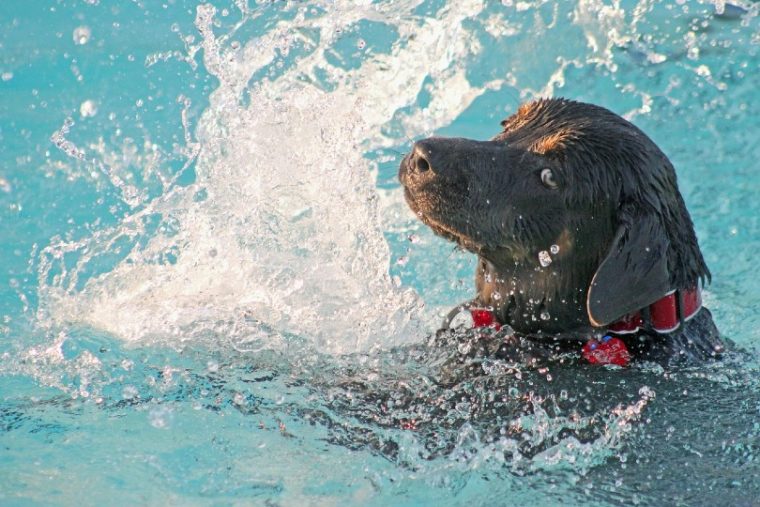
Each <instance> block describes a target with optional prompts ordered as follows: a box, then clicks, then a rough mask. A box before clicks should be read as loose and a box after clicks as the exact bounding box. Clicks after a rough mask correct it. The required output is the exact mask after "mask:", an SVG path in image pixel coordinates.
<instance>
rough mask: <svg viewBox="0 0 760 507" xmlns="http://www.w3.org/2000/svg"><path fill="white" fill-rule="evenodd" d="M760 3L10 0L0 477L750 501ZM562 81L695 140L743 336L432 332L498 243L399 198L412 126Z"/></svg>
mask: <svg viewBox="0 0 760 507" xmlns="http://www.w3.org/2000/svg"><path fill="white" fill-rule="evenodd" d="M51 4H52V3H51ZM759 10H760V4H759V3H756V2H750V1H744V2H739V1H736V2H733V3H731V2H722V1H715V2H707V1H703V2H697V1H690V2H685V1H675V2H662V3H660V2H655V1H651V0H650V1H647V0H641V1H638V2H633V1H610V2H603V1H601V0H580V1H577V2H564V1H540V0H539V1H533V2H523V1H519V2H518V1H511V0H504V1H502V2H500V3H499V2H486V1H475V0H472V1H456V2H455V1H453V0H450V1H449V2H444V1H415V0H405V1H397V2H369V1H345V2H340V1H337V2H336V1H330V2H309V3H303V2H292V3H290V2H262V3H255V2H252V1H249V2H247V3H246V2H245V1H243V0H237V1H234V2H223V1H221V0H220V1H214V2H212V3H210V4H201V5H197V4H196V3H194V2H181V1H167V2H166V3H165V4H162V3H160V2H140V1H134V2H118V3H116V2H107V1H105V0H101V1H98V0H81V1H64V2H59V3H55V4H54V5H46V4H45V3H43V2H30V3H26V2H4V3H3V4H2V5H0V24H1V25H2V30H0V233H2V237H3V241H2V243H1V244H0V252H1V255H2V257H0V260H2V269H0V317H1V318H2V322H0V333H2V338H1V340H0V503H3V504H24V505H26V504H50V503H55V504H81V503H85V504H93V505H94V504H124V505H127V504H130V505H131V504H135V503H138V504H146V503H147V504H166V503H170V504H182V505H211V504H213V505H219V504H264V505H356V504H367V505H464V504H467V505H494V504H499V505H555V504H558V503H562V504H565V505H574V504H584V505H587V504H588V505H596V504H598V505H614V504H621V503H624V504H632V503H633V504H640V505H663V504H676V505H678V504H683V505H716V504H721V505H752V504H754V503H755V502H757V499H758V498H760V481H759V480H758V479H757V477H760V463H759V462H758V460H760V383H758V380H757V378H758V362H757V356H756V353H755V351H754V347H755V343H757V340H758V339H759V338H760V318H758V312H757V310H756V305H757V301H758V300H760V282H758V279H757V270H756V268H755V263H756V257H757V252H758V251H760V239H758V238H760V204H758V200H757V194H758V192H760V183H759V182H758V181H760V180H758V178H757V177H756V173H755V171H756V170H757V167H758V163H757V161H758V160H759V159H760V144H758V142H757V139H758V133H759V132H760V95H759V93H760V92H758V91H757V89H758V85H757V83H758V82H759V81H758V80H759V79H760V68H759V66H760V56H759V55H758V52H759V51H760V22H759V21H758V18H757V14H758V11H759ZM550 95H561V96H566V97H570V98H574V99H578V100H583V101H588V102H594V103H598V104H601V105H604V106H606V107H608V108H610V109H612V110H614V111H616V112H618V113H619V114H621V115H624V116H625V117H627V118H629V119H631V120H632V121H634V122H635V123H636V124H637V125H639V126H640V127H642V128H643V129H644V130H645V131H646V132H648V133H649V134H650V135H651V137H652V138H653V139H654V140H655V141H656V142H657V143H658V144H659V145H660V146H661V147H662V148H663V149H664V151H665V152H666V153H667V154H668V155H669V156H670V158H671V159H672V160H673V162H674V164H675V166H676V168H677V171H678V174H679V183H680V187H681V190H682V192H683V194H684V197H685V199H686V201H687V204H688V206H689V208H690V210H691V213H692V217H693V218H694V221H695V224H696V228H697V233H698V236H699V238H700V242H701V245H702V249H703V251H704V253H705V256H706V258H707V261H708V263H709V265H710V267H711V270H712V272H713V283H712V285H711V286H710V287H709V288H708V290H707V293H706V295H705V299H706V303H707V305H708V306H709V307H710V308H711V309H712V310H713V312H714V314H715V317H716V321H717V323H718V325H719V327H720V328H721V330H722V331H723V332H724V334H725V335H726V336H728V337H730V338H731V339H732V340H734V341H735V342H736V343H737V345H738V346H739V348H740V349H744V350H746V351H747V353H746V354H744V353H737V354H735V355H731V356H730V357H729V358H727V359H726V360H725V361H724V362H722V363H718V364H713V365H708V366H704V367H700V368H692V369H677V370H671V371H665V370H663V369H662V368H660V367H657V366H654V365H639V366H636V367H634V368H630V369H626V370H619V369H617V370H608V369H604V368H592V367H586V366H582V365H579V364H578V363H577V362H575V361H568V362H567V363H566V364H559V363H558V364H552V365H550V366H549V367H548V368H541V369H529V368H525V367H522V366H520V365H513V364H505V363H501V362H498V361H494V360H490V359H488V358H484V357H483V356H482V355H481V354H479V353H478V352H477V350H474V349H470V348H468V347H466V346H463V345H462V344H460V343H457V340H456V339H454V340H453V341H452V343H451V346H450V347H444V348H433V347H431V346H429V345H428V342H427V338H428V337H429V336H430V335H431V333H432V332H433V331H434V330H435V326H436V324H437V323H438V322H439V321H440V317H441V314H442V312H444V313H445V312H446V311H448V309H449V308H450V307H451V306H453V305H455V304H456V303H458V302H460V301H461V300H463V299H465V298H467V297H469V296H471V294H472V271H473V268H474V263H473V259H472V257H471V256H470V255H468V254H466V253H463V252H459V251H457V250H454V249H453V248H452V246H451V245H450V244H448V243H446V242H444V241H443V240H440V239H437V238H434V237H433V236H432V234H431V233H430V232H429V231H428V230H427V229H426V228H425V227H424V226H421V225H420V224H419V223H418V221H417V220H416V219H415V217H413V216H412V215H411V213H410V212H408V211H407V209H406V206H405V205H404V203H403V199H402V196H401V192H399V187H398V184H397V182H396V180H395V174H396V169H397V166H398V162H399V160H400V157H401V154H402V153H403V152H405V151H406V150H407V149H408V147H409V144H410V141H411V140H413V139H416V138H420V137H423V136H427V135H430V134H433V133H436V134H441V135H456V136H466V137H473V138H479V139H485V138H488V137H490V136H492V135H494V134H495V133H496V132H497V131H498V122H499V121H500V120H501V119H503V118H504V117H506V116H507V115H509V114H510V113H511V112H513V111H514V110H515V109H516V107H517V105H518V104H519V103H520V102H522V101H525V100H528V99H531V98H534V97H538V96H550ZM455 338H456V337H455ZM458 338H462V337H461V336H460V337H458Z"/></svg>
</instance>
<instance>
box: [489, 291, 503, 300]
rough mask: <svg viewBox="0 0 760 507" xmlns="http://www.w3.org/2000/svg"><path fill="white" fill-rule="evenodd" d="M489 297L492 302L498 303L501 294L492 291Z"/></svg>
mask: <svg viewBox="0 0 760 507" xmlns="http://www.w3.org/2000/svg"><path fill="white" fill-rule="evenodd" d="M491 297H492V298H493V300H494V301H498V300H500V299H501V293H499V292H496V291H494V292H492V293H491Z"/></svg>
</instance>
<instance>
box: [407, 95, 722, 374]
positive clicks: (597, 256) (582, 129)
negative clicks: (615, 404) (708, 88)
mask: <svg viewBox="0 0 760 507" xmlns="http://www.w3.org/2000/svg"><path fill="white" fill-rule="evenodd" d="M501 125H502V127H503V130H502V131H501V132H500V133H499V134H498V135H496V136H495V137H494V138H492V139H491V140H490V141H475V140H470V139H464V138H444V137H430V138H428V139H423V140H421V141H418V142H416V143H414V146H413V147H412V150H411V152H410V153H408V154H407V155H406V156H405V157H404V158H403V160H402V161H401V164H400V167H399V179H400V182H401V184H402V187H403V190H404V196H405V198H406V201H407V203H408V205H409V207H410V208H411V209H412V211H413V212H414V213H415V214H416V215H417V216H418V217H419V218H420V219H421V220H422V222H423V223H425V224H426V225H427V226H429V227H430V228H431V229H432V230H433V232H435V233H436V234H437V235H440V236H442V237H444V238H446V239H448V240H451V241H453V242H455V243H456V244H458V245H459V246H461V247H462V248H464V249H466V250H468V251H470V252H472V253H474V254H476V255H477V256H478V264H477V271H476V282H475V287H476V292H477V294H476V296H475V298H474V299H473V300H472V301H469V302H467V303H466V304H465V305H462V306H460V307H458V308H462V307H467V308H469V309H471V310H473V317H476V316H477V318H476V319H475V320H476V321H477V320H478V319H482V318H483V314H482V312H486V314H485V319H486V322H485V324H486V325H487V324H491V325H492V326H495V327H499V326H508V327H509V328H511V330H513V331H514V334H515V335H516V336H518V337H519V340H517V341H515V342H513V345H514V344H515V343H516V344H518V348H519V347H523V348H524V347H532V348H536V349H541V348H542V347H543V348H545V349H547V350H552V351H568V350H570V351H572V350H578V351H579V352H581V351H582V355H583V357H585V358H586V359H588V360H589V361H590V362H601V363H603V364H606V363H613V364H621V365H624V364H627V362H628V360H638V359H644V360H652V361H657V362H660V363H667V364H675V363H683V362H694V361H704V360H707V359H711V358H718V357H720V355H721V354H722V353H723V352H724V348H725V344H724V342H723V340H722V339H721V337H720V334H719V332H718V329H717V328H716V326H715V324H714V323H713V319H712V316H711V314H710V311H709V310H708V309H707V308H705V307H703V306H702V301H701V290H702V286H703V285H704V284H705V283H708V282H709V281H710V277H711V275H710V271H709V270H708V268H707V265H706V264H705V260H704V258H703V256H702V252H701V251H700V248H699V245H698V243H697V237H696V235H695V233H694V226H693V224H692V220H691V217H690V216H689V213H688V211H687V209H686V206H685V204H684V201H683V198H682V196H681V194H680V192H679V190H678V186H677V181H676V173H675V170H674V168H673V165H672V164H671V162H670V161H669V160H668V158H667V157H666V156H665V154H664V153H663V152H662V151H661V150H660V149H659V148H658V147H657V145H656V144H655V143H654V142H653V141H652V140H651V139H650V138H649V137H647V136H646V135H645V134H644V133H643V132H642V131H641V130H639V129H638V128H637V127H635V126H634V125H633V124H631V123H630V122H628V121H626V120H625V119H623V118H621V117H620V116H618V115H617V114H615V113H613V112H611V111H609V110H607V109H605V108H603V107H599V106H596V105H592V104H586V103H581V102H576V101H572V100H567V99H561V98H557V99H541V100H536V101H533V102H530V103H526V104H523V105H522V106H520V107H519V109H518V111H517V112H516V113H515V114H513V115H512V116H510V117H509V118H507V119H506V120H504V121H503V122H502V123H501ZM476 310H477V311H478V312H480V313H478V314H476V313H475V311H476ZM456 311H457V309H455V312H456ZM610 340H612V343H613V345H614V347H613V349H615V350H617V351H618V352H620V351H622V353H623V356H624V358H625V361H623V362H622V363H618V362H616V361H614V360H613V361H609V360H607V361H605V360H604V359H605V357H604V356H605V354H607V353H608V352H609V353H610V354H612V355H613V356H614V355H615V353H617V352H610V351H609V350H607V351H605V352H604V354H602V359H601V360H599V357H596V359H597V360H595V356H594V350H597V349H598V350H599V351H601V350H602V349H604V348H605V347H607V346H608V342H610Z"/></svg>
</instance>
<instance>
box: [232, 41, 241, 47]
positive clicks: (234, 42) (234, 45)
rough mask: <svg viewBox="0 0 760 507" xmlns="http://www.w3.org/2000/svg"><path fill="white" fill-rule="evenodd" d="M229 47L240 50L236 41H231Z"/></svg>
mask: <svg viewBox="0 0 760 507" xmlns="http://www.w3.org/2000/svg"><path fill="white" fill-rule="evenodd" d="M230 47H231V48H232V49H240V42H238V41H236V40H234V41H232V42H231V43H230Z"/></svg>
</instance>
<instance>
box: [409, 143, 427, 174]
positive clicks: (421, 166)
mask: <svg viewBox="0 0 760 507" xmlns="http://www.w3.org/2000/svg"><path fill="white" fill-rule="evenodd" d="M429 157H430V154H429V153H426V150H425V148H424V147H423V145H422V144H421V143H414V149H413V150H412V160H411V161H410V162H411V164H412V166H413V167H414V168H415V169H416V170H417V172H420V173H424V172H426V171H428V170H429V169H430V162H429V161H428V158H429Z"/></svg>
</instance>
